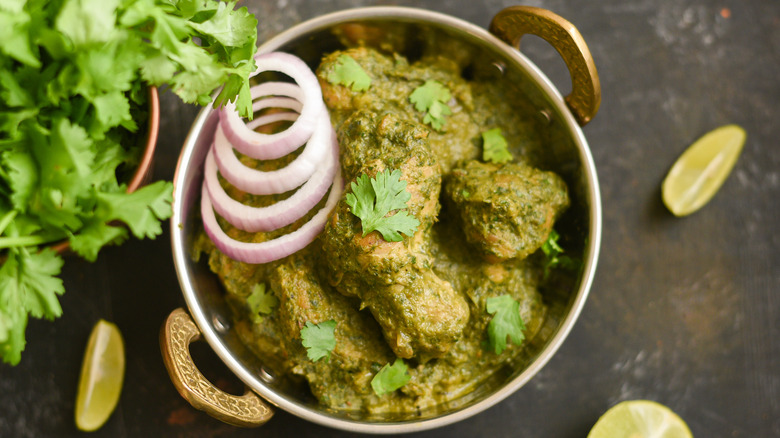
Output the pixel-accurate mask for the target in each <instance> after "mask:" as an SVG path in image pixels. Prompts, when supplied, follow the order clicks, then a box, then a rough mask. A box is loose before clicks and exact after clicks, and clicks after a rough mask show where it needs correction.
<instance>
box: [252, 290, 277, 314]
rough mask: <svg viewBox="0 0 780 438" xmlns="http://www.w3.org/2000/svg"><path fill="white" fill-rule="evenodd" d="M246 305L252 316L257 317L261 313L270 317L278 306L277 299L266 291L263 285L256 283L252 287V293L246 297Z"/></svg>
mask: <svg viewBox="0 0 780 438" xmlns="http://www.w3.org/2000/svg"><path fill="white" fill-rule="evenodd" d="M246 303H247V304H248V305H249V311H250V312H251V313H252V316H253V317H259V315H260V314H261V313H262V314H264V315H270V314H271V312H273V310H274V309H275V308H276V306H278V305H279V299H277V298H276V296H275V295H274V294H273V292H271V291H269V290H268V288H267V287H266V285H265V283H258V284H256V285H254V287H252V292H251V293H250V294H249V296H248V297H247V299H246Z"/></svg>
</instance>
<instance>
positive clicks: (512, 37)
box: [490, 6, 601, 125]
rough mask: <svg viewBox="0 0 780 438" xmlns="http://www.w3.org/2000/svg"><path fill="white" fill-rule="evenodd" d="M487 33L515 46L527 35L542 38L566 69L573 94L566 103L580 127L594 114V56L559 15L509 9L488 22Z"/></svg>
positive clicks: (596, 88)
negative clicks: (553, 50) (488, 30)
mask: <svg viewBox="0 0 780 438" xmlns="http://www.w3.org/2000/svg"><path fill="white" fill-rule="evenodd" d="M490 32H491V33H493V34H494V35H496V36H497V37H499V38H501V39H502V40H504V41H506V42H507V43H508V44H511V45H513V46H515V47H518V46H519V44H520V38H522V36H523V35H526V34H529V33H530V34H533V35H536V36H538V37H541V38H542V39H544V40H545V41H547V42H548V43H550V44H551V45H552V46H553V47H555V50H557V51H558V53H559V54H560V55H561V57H562V58H563V60H564V61H565V62H566V66H567V67H568V68H569V74H570V75H571V83H572V91H571V94H569V95H568V96H566V103H567V105H568V106H569V109H571V111H572V113H573V114H574V117H575V118H576V119H577V122H579V124H580V125H585V124H587V123H588V122H590V120H591V119H592V118H593V116H595V115H596V112H597V111H598V109H599V105H600V104H601V84H600V82H599V75H598V73H597V72H596V65H595V64H594V62H593V56H591V54H590V50H589V49H588V46H587V45H586V44H585V40H584V39H583V38H582V35H580V33H579V31H578V30H577V28H575V27H574V25H572V24H571V23H569V22H568V21H567V20H565V19H563V18H562V17H560V16H559V15H557V14H555V13H553V12H550V11H548V10H546V9H540V8H535V7H531V6H510V7H508V8H506V9H503V10H502V11H500V12H499V13H498V14H496V16H495V17H493V21H492V22H491V23H490Z"/></svg>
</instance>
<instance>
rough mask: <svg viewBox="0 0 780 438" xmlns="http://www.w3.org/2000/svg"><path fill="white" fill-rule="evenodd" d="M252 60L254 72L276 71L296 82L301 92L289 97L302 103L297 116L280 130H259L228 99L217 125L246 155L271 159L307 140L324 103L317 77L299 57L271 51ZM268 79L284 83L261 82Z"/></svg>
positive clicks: (287, 152) (322, 109)
mask: <svg viewBox="0 0 780 438" xmlns="http://www.w3.org/2000/svg"><path fill="white" fill-rule="evenodd" d="M255 61H256V64H257V70H255V73H254V74H253V75H256V74H258V73H260V72H264V71H277V72H280V73H284V74H285V75H287V76H289V77H291V78H292V79H293V80H294V81H295V82H296V83H297V84H298V86H299V87H300V90H301V93H302V96H300V98H297V97H296V96H290V97H294V98H297V100H298V101H300V102H301V103H302V104H303V107H302V108H301V114H300V116H299V117H298V119H297V120H296V121H295V122H293V124H292V126H290V127H289V128H288V129H286V130H284V131H282V132H279V133H276V134H262V133H259V132H255V131H253V130H251V129H249V128H247V126H246V124H245V123H244V122H243V121H242V120H241V117H240V116H239V115H238V113H237V112H236V108H235V103H233V102H228V104H227V105H225V107H224V108H223V109H222V110H221V111H220V113H219V114H220V126H222V128H223V130H224V132H225V136H226V138H227V139H228V140H229V141H230V143H232V144H233V145H234V147H235V148H236V149H238V150H239V151H241V152H242V153H244V154H245V155H248V156H251V157H253V158H257V159H261V160H273V159H276V158H280V157H283V156H285V155H287V154H289V153H290V152H292V151H294V150H296V149H298V148H299V147H301V146H302V145H303V144H304V143H306V140H307V139H308V138H309V137H311V136H312V131H313V130H314V127H315V125H316V123H315V122H316V121H317V119H319V118H320V117H321V115H322V113H323V112H324V111H325V103H324V102H323V100H322V90H321V89H320V86H319V82H318V81H317V77H316V76H315V75H314V73H313V72H312V71H311V69H310V68H309V66H307V65H306V63H304V62H303V61H302V60H300V59H299V58H298V57H296V56H293V55H290V54H287V53H282V52H272V53H266V54H262V55H260V56H258V57H256V58H255ZM269 83H270V84H283V82H281V83H280V82H266V83H265V84H261V85H260V86H263V85H266V84H269ZM260 86H258V87H260ZM269 88H270V86H269ZM258 93H259V92H258ZM280 93H281V92H280V91H275V92H273V93H268V94H280ZM247 152H250V153H247Z"/></svg>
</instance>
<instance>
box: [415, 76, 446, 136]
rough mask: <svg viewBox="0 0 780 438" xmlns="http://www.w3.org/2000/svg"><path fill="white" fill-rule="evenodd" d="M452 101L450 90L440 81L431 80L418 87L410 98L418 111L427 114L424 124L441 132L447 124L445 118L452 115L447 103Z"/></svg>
mask: <svg viewBox="0 0 780 438" xmlns="http://www.w3.org/2000/svg"><path fill="white" fill-rule="evenodd" d="M450 99H452V94H451V93H450V90H448V89H447V87H445V86H444V85H442V84H441V83H440V82H438V81H434V80H429V81H426V82H425V83H424V84H423V85H422V86H420V87H417V88H416V89H415V90H414V91H413V92H412V94H411V95H410V96H409V101H410V102H412V104H414V108H415V109H416V110H417V111H420V112H422V113H425V117H423V123H427V124H429V125H431V126H432V127H433V129H435V130H437V131H441V130H442V128H443V127H444V123H445V122H446V119H445V116H448V115H450V114H452V110H451V109H450V107H449V106H447V102H449V100H450Z"/></svg>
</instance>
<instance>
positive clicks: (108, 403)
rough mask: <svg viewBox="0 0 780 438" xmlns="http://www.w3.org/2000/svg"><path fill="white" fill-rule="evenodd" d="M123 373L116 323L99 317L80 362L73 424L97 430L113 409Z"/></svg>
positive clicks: (121, 343)
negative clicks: (82, 360)
mask: <svg viewBox="0 0 780 438" xmlns="http://www.w3.org/2000/svg"><path fill="white" fill-rule="evenodd" d="M124 376H125V345H124V342H123V341H122V335H120V333H119V329H118V328H117V327H116V325H114V324H112V323H110V322H107V321H104V320H102V319H101V320H100V321H98V322H97V324H95V327H94V328H93V329H92V334H90V336H89V341H88V342H87V351H86V352H84V362H83V363H82V364H81V378H80V379H79V389H78V394H77V395H76V426H77V427H78V428H79V429H80V430H83V431H87V432H90V431H93V430H97V429H98V428H99V427H100V426H102V425H103V423H105V422H106V420H108V417H109V416H110V415H111V412H113V411H114V408H115V407H116V404H117V402H118V401H119V394H120V392H121V391H122V381H123V380H124Z"/></svg>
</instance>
